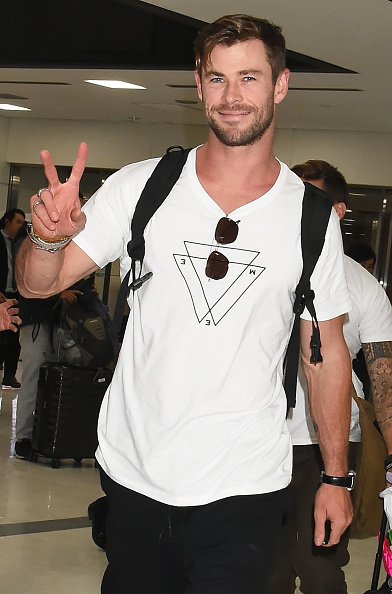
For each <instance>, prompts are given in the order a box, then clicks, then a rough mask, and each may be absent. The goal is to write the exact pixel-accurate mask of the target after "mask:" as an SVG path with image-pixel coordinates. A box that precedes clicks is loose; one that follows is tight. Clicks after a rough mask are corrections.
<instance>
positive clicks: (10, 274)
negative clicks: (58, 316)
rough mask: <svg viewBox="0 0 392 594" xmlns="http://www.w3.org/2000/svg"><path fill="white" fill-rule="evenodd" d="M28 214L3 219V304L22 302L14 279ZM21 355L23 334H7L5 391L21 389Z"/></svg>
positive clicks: (1, 346) (1, 344) (2, 344)
mask: <svg viewBox="0 0 392 594" xmlns="http://www.w3.org/2000/svg"><path fill="white" fill-rule="evenodd" d="M25 218H26V217H25V213H24V212H23V210H20V209H19V208H12V209H10V210H7V212H5V213H4V215H3V216H2V218H1V219H0V302H4V301H5V300H6V299H18V297H19V295H18V290H17V287H16V280H15V277H14V266H15V254H16V240H17V237H18V234H19V233H20V231H21V229H23V225H24V223H25ZM19 355H20V344H19V331H18V330H16V331H13V332H12V331H9V330H6V331H5V332H4V334H3V335H2V336H1V340H0V361H1V362H2V363H3V370H4V371H3V381H2V384H1V387H2V389H3V390H15V389H18V388H20V383H19V382H18V380H17V379H16V370H17V368H18V361H19Z"/></svg>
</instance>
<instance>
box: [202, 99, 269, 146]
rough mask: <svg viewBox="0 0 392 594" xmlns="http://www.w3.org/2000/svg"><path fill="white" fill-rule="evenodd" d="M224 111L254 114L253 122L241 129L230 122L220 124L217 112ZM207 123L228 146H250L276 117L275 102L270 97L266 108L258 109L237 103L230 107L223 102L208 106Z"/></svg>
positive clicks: (262, 134) (260, 136)
mask: <svg viewBox="0 0 392 594" xmlns="http://www.w3.org/2000/svg"><path fill="white" fill-rule="evenodd" d="M219 111H223V112H226V113H227V112H232V113H235V112H238V111H240V112H241V111H245V112H248V113H253V114H254V119H253V122H251V124H250V125H249V126H248V127H247V128H246V129H243V130H241V129H239V128H237V127H236V124H234V123H233V124H232V125H231V124H230V123H228V124H227V125H226V126H225V125H222V124H219V123H218V122H217V120H216V118H215V113H216V112H219ZM206 118H207V123H208V125H209V127H210V128H211V130H212V131H213V132H214V134H215V136H216V137H217V138H218V140H220V141H221V142H222V143H223V144H225V145H226V146H249V145H251V144H255V143H256V142H257V141H258V140H260V138H262V136H264V134H265V132H266V131H267V130H268V128H269V127H270V126H271V124H272V121H273V118H274V103H273V99H272V98H271V99H269V100H268V102H267V103H266V105H265V108H264V109H256V108H254V107H250V106H249V105H236V106H234V107H229V106H228V105H226V104H224V103H221V104H220V105H217V106H213V107H211V108H208V107H206Z"/></svg>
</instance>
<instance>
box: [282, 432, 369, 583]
mask: <svg viewBox="0 0 392 594" xmlns="http://www.w3.org/2000/svg"><path fill="white" fill-rule="evenodd" d="M357 445H358V444H356V443H351V442H350V450H349V465H350V468H354V466H355V456H356V451H357V450H356V448H357ZM293 455H294V460H293V478H292V481H291V484H290V486H289V489H288V500H289V503H288V511H287V515H285V519H284V524H283V533H282V541H281V547H280V555H279V556H278V557H277V559H276V565H275V571H274V575H273V579H272V586H271V594H294V592H295V579H296V577H297V576H298V577H299V578H300V580H301V592H303V594H347V585H346V581H345V576H344V572H343V570H342V567H344V566H345V565H347V563H348V562H349V559H350V556H349V553H348V550H347V547H348V542H349V530H348V529H347V530H346V532H345V533H344V534H343V536H342V538H341V539H340V542H339V544H337V545H336V546H333V547H330V548H323V547H316V546H315V544H314V541H313V538H314V517H313V511H314V498H315V496H316V491H317V489H318V487H319V485H320V472H321V470H322V469H323V461H322V457H321V453H320V448H319V447H318V445H303V446H294V448H293ZM337 488H338V487H337Z"/></svg>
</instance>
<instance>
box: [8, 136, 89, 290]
mask: <svg viewBox="0 0 392 594" xmlns="http://www.w3.org/2000/svg"><path fill="white" fill-rule="evenodd" d="M86 159H87V145H86V143H81V145H80V146H79V150H78V153H77V156H76V160H75V163H74V165H73V167H72V171H71V174H70V176H69V178H68V180H67V181H66V182H65V183H61V182H60V180H59V178H58V175H57V170H56V167H55V165H54V163H53V161H52V158H51V156H50V154H49V153H48V151H42V153H41V161H42V164H43V166H44V170H45V175H46V178H47V180H48V188H46V189H45V190H42V191H41V192H40V194H39V197H38V195H37V194H36V195H34V196H32V197H31V199H30V207H31V220H32V224H33V227H34V233H35V235H36V236H38V237H39V238H41V239H42V240H44V242H46V243H47V245H48V246H49V247H50V245H51V242H53V241H59V240H60V241H62V240H63V239H64V238H71V237H75V236H76V235H77V234H78V233H79V232H80V231H81V230H82V229H83V228H84V226H85V223H86V216H85V214H84V213H83V212H82V211H81V206H80V200H79V182H80V179H81V177H82V175H83V172H84V169H85V166H86ZM97 269H98V267H97V265H96V264H95V263H94V262H93V261H92V260H91V258H89V257H88V256H87V255H86V254H85V253H84V252H83V251H82V250H81V249H80V248H79V247H78V246H77V245H76V244H75V243H73V242H72V241H71V243H69V244H68V245H67V246H66V247H65V248H63V249H60V250H59V251H56V252H53V253H52V252H49V251H45V250H43V249H37V246H36V245H35V244H34V243H33V242H32V241H30V239H29V238H27V239H26V240H25V241H24V243H23V245H22V246H21V248H20V250H19V252H18V255H17V260H16V267H15V274H16V281H17V285H18V289H19V291H20V293H21V294H22V295H23V296H24V297H48V296H50V295H55V294H57V293H59V292H61V291H62V290H64V289H67V288H68V287H69V286H71V285H72V284H73V283H75V282H76V281H77V280H79V279H81V278H83V277H85V276H87V275H88V274H91V273H92V272H95V271H96V270H97Z"/></svg>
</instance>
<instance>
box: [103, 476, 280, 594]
mask: <svg viewBox="0 0 392 594" xmlns="http://www.w3.org/2000/svg"><path fill="white" fill-rule="evenodd" d="M101 483H102V487H103V489H104V491H105V492H106V494H107V496H108V498H109V513H108V516H107V526H106V530H107V546H106V554H107V558H108V561H109V565H108V567H107V569H106V572H105V575H104V578H103V582H102V590H101V594H265V593H266V592H267V589H266V584H267V580H268V578H269V575H270V572H271V565H272V560H273V558H274V555H275V547H276V545H277V542H278V541H279V533H280V526H281V523H282V516H283V512H284V508H285V505H286V489H284V490H282V491H277V492H275V493H267V494H263V495H245V496H236V497H228V498H226V499H222V500H219V501H215V502H213V503H209V504H206V505H200V506H192V507H173V506H170V505H166V504H164V503H160V502H158V501H155V500H153V499H149V498H148V497H145V496H144V495H140V494H138V493H135V492H134V491H131V490H129V489H126V488H125V487H122V486H120V485H118V484H117V483H115V482H114V481H112V480H111V479H110V478H109V477H108V476H107V475H106V474H105V473H104V472H102V471H101Z"/></svg>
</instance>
